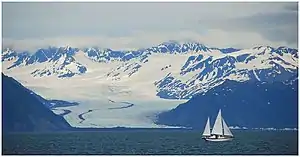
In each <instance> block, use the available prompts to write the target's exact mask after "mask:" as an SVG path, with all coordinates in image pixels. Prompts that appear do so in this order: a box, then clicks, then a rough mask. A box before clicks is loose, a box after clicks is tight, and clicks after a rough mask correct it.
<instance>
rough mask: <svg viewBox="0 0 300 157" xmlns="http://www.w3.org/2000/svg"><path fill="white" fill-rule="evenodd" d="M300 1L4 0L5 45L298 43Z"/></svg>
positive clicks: (124, 45)
mask: <svg viewBox="0 0 300 157" xmlns="http://www.w3.org/2000/svg"><path fill="white" fill-rule="evenodd" d="M297 9H298V3H297V2H287V3H282V2H280V3H278V2H271V3H270V2H268V3H263V2H255V3H249V2H232V3H228V2H218V3H209V2H192V3H153V2H152V3H137V2H135V3H95V2H93V3H85V2H82V3H57V2H48V3H28V2H27V3H23V2H18V3H9V2H6V3H3V38H4V40H5V45H9V46H10V47H15V48H18V49H29V48H30V49H33V48H38V47H44V46H48V45H57V46H60V45H74V46H75V47H88V46H100V47H109V48H114V49H125V48H126V49H128V48H129V49H131V48H141V47H149V46H153V45H156V44H159V43H161V42H164V41H168V40H196V41H200V42H202V43H207V45H208V46H219V47H229V46H231V47H245V48H248V47H252V46H254V45H271V46H278V45H285V46H291V47H297V43H298V10H297Z"/></svg>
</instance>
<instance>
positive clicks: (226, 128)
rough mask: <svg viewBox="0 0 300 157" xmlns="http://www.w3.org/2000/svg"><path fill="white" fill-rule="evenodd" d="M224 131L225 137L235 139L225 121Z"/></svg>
mask: <svg viewBox="0 0 300 157" xmlns="http://www.w3.org/2000/svg"><path fill="white" fill-rule="evenodd" d="M223 129H224V135H226V136H231V137H233V135H232V133H231V131H230V129H229V128H228V126H227V124H226V123H225V121H224V119H223Z"/></svg>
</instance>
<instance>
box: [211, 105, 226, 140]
mask: <svg viewBox="0 0 300 157" xmlns="http://www.w3.org/2000/svg"><path fill="white" fill-rule="evenodd" d="M211 134H215V135H223V127H222V113H221V109H220V110H219V113H218V116H217V118H216V121H215V124H214V127H213V129H212V132H211Z"/></svg>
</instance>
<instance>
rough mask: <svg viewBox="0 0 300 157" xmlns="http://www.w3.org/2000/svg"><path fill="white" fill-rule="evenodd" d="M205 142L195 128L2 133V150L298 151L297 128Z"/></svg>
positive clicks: (68, 152)
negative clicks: (178, 129)
mask: <svg viewBox="0 0 300 157" xmlns="http://www.w3.org/2000/svg"><path fill="white" fill-rule="evenodd" d="M233 134H234V135H235V138H234V140H233V141H231V142H205V141H203V140H202V139H201V132H198V131H191V130H188V131H99V132H62V133H15V134H4V135H3V140H2V141H3V145H2V153H3V154H66V155H68V154H105V155H108V154H116V155H117V154H124V155H126V154H164V155H173V154H178V155H180V154H185V155H188V154H189V155H192V154H193V155H201V154H295V155H296V154H298V132H297V131H235V130H234V131H233Z"/></svg>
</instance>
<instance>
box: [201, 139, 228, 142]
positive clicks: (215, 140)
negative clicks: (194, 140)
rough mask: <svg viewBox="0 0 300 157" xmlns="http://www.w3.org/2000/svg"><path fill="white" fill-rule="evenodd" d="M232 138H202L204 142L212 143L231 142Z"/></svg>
mask: <svg viewBox="0 0 300 157" xmlns="http://www.w3.org/2000/svg"><path fill="white" fill-rule="evenodd" d="M232 139H233V138H204V140H205V141H212V142H224V141H231V140H232Z"/></svg>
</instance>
